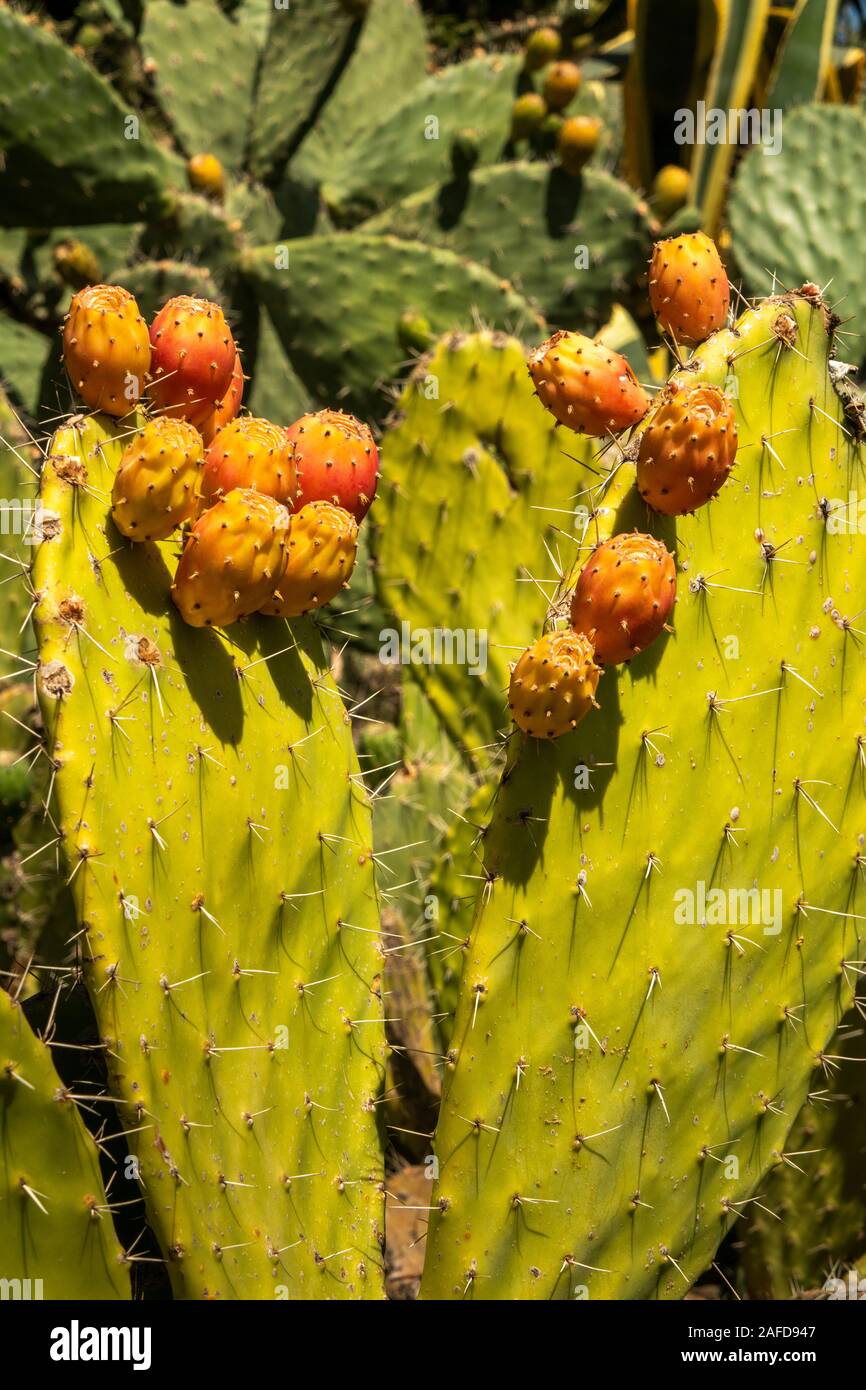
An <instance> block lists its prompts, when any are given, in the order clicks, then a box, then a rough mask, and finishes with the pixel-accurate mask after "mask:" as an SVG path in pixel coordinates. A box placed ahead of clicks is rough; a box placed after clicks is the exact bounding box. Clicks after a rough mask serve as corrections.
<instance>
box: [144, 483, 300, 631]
mask: <svg viewBox="0 0 866 1390" xmlns="http://www.w3.org/2000/svg"><path fill="white" fill-rule="evenodd" d="M288 528H289V513H288V512H287V511H286V509H285V507H282V506H280V504H279V502H275V501H274V499H273V497H266V496H265V494H264V493H263V492H253V491H252V490H251V489H249V488H235V489H234V491H233V492H229V493H226V496H225V497H221V498H220V500H219V501H218V502H215V503H214V505H213V506H212V507H210V508H209V509H208V510H207V511H206V512H204V513H203V514H202V515H201V516H200V517H199V519H198V521H197V522H196V523H195V525H194V526H193V528H192V531H191V532H190V536H189V539H188V540H187V543H186V545H185V546H184V550H183V554H182V555H181V557H180V562H179V564H178V567H177V573H176V574H175V577H174V583H173V584H172V586H171V596H172V598H173V599H174V602H175V604H176V605H177V607H178V609H179V610H180V614H181V617H182V618H183V619H184V621H185V622H187V623H189V624H190V626H191V627H228V625H229V624H230V623H233V622H235V621H236V620H237V619H238V618H243V617H245V616H246V615H247V614H248V613H255V612H256V611H257V610H258V609H259V608H261V607H262V604H264V603H266V602H267V600H268V599H269V598H270V597H271V595H272V594H273V592H274V589H275V588H276V586H277V584H278V583H279V581H280V579H281V578H282V574H283V570H284V569H285V565H286V538H287V535H288Z"/></svg>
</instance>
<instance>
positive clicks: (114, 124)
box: [0, 8, 184, 227]
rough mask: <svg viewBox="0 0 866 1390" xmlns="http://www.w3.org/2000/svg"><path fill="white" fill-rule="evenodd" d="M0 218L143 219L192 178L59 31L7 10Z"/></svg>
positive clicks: (8, 221)
mask: <svg viewBox="0 0 866 1390" xmlns="http://www.w3.org/2000/svg"><path fill="white" fill-rule="evenodd" d="M0 145H2V146H3V148H4V150H5V167H4V170H3V186H4V188H3V197H2V198H0V223H2V225H4V226H12V227H14V226H19V227H20V226H32V227H40V226H41V227H44V226H50V225H51V224H53V223H56V222H71V223H81V224H86V223H88V222H107V221H118V222H136V221H138V220H140V219H141V218H142V217H144V216H153V215H156V214H158V213H159V212H160V211H161V210H163V209H164V208H165V207H166V206H167V204H168V203H169V202H170V200H171V196H172V194H171V189H172V187H177V188H181V187H183V178H184V176H183V166H182V165H181V164H180V162H179V161H178V160H176V159H174V158H173V157H172V156H170V155H168V154H167V153H166V152H165V151H164V150H163V149H162V148H161V147H160V146H158V145H156V143H155V142H154V141H153V139H152V138H151V136H150V134H149V133H148V131H147V129H146V127H145V126H144V125H143V124H141V123H140V122H139V121H138V117H137V116H135V114H134V113H132V112H130V111H128V110H127V108H126V106H125V105H124V103H123V102H122V101H121V100H120V98H119V97H118V96H116V95H115V93H114V92H113V91H112V89H111V88H110V87H109V86H108V84H107V83H106V82H105V80H104V79H103V78H102V77H100V76H99V74H98V73H96V72H94V71H93V69H92V68H90V67H89V66H88V65H87V64H86V63H85V62H84V61H83V60H82V59H81V58H79V57H77V56H76V54H75V53H73V52H72V51H71V50H70V49H69V48H67V47H66V45H65V44H63V43H62V42H61V40H60V39H59V38H57V37H55V35H53V34H51V33H48V32H47V31H46V30H44V29H41V28H40V27H39V26H38V25H37V24H36V23H34V22H33V21H32V20H29V19H25V18H24V17H23V16H22V15H19V14H16V13H15V12H14V11H13V10H11V9H8V8H3V9H2V10H0Z"/></svg>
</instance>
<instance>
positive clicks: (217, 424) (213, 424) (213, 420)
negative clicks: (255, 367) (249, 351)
mask: <svg viewBox="0 0 866 1390" xmlns="http://www.w3.org/2000/svg"><path fill="white" fill-rule="evenodd" d="M243 398H244V369H243V363H242V362H241V355H240V353H239V352H238V353H236V354H235V365H234V367H233V368H232V379H231V385H230V386H229V389H228V390H227V391H226V393H225V395H224V396H223V398H222V400H221V401H220V403H219V405H218V406H217V407H216V409H215V410H212V411H211V413H210V415H209V416H208V417H207V419H206V420H203V421H202V423H201V424H200V425H199V427H198V428H199V433H200V434H201V437H202V439H203V440H204V443H205V448H207V446H208V445H209V444H212V443H213V441H214V437H215V435H216V432H217V430H221V429H222V427H223V425H227V424H228V423H229V421H230V420H233V419H234V418H235V416H236V415H237V413H238V411H239V410H240V408H241V401H242V400H243Z"/></svg>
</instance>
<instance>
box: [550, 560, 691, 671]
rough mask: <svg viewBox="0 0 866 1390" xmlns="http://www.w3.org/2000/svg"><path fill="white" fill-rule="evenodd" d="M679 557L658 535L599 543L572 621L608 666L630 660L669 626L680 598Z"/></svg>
mask: <svg viewBox="0 0 866 1390" xmlns="http://www.w3.org/2000/svg"><path fill="white" fill-rule="evenodd" d="M676 592H677V574H676V565H675V563H674V557H673V555H671V553H670V551H669V550H668V549H667V547H666V546H665V545H663V544H662V542H661V541H658V540H656V539H655V537H654V536H642V535H640V534H638V532H634V534H632V535H622V536H612V537H611V539H610V540H607V541H603V542H602V543H601V545H598V546H596V548H595V550H594V551H593V553H592V555H591V556H590V558H589V559H588V560H587V562H586V564H585V565H584V567H583V569H582V570H581V572H580V574H579V576H578V580H577V584H576V586H575V590H574V596H573V598H572V601H571V625H572V627H573V628H574V629H575V631H577V632H582V633H585V634H586V635H587V636H590V637H591V638H592V643H593V646H594V647H595V659H596V661H598V662H600V663H601V665H602V666H610V665H612V664H613V663H615V662H617V661H628V660H630V658H631V657H633V656H636V655H637V653H638V652H641V651H644V650H645V649H646V648H647V647H648V646H649V644H650V642H652V641H654V640H655V638H656V637H658V635H659V633H660V632H661V631H662V629H663V628H664V626H665V624H666V623H667V621H668V618H669V617H670V615H671V613H672V611H673V606H674V602H675V600H676Z"/></svg>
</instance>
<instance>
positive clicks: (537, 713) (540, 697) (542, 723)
mask: <svg viewBox="0 0 866 1390" xmlns="http://www.w3.org/2000/svg"><path fill="white" fill-rule="evenodd" d="M600 676H601V668H600V667H598V666H597V665H596V664H595V660H594V653H593V646H592V642H591V641H590V640H589V638H588V637H586V636H585V635H584V634H583V633H582V632H568V631H566V632H549V633H546V634H545V636H544V637H539V639H538V641H537V642H533V643H532V646H531V647H527V649H526V651H525V652H523V653H522V655H521V656H520V658H519V660H518V662H517V664H516V666H515V667H514V670H513V671H512V673H511V683H510V685H509V688H508V704H509V708H510V710H511V713H512V715H513V716H514V722H515V724H516V725H517V726H518V728H520V729H522V730H523V732H524V733H526V734H529V735H530V737H532V738H559V737H560V735H561V734H567V733H568V732H569V731H570V730H571V729H576V728H577V726H578V724H579V723H580V721H581V719H582V718H583V717H584V715H585V714H588V712H589V711H590V710H591V709H592V707H593V705H595V704H596V699H595V692H596V690H597V689H598V682H599V677H600Z"/></svg>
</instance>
